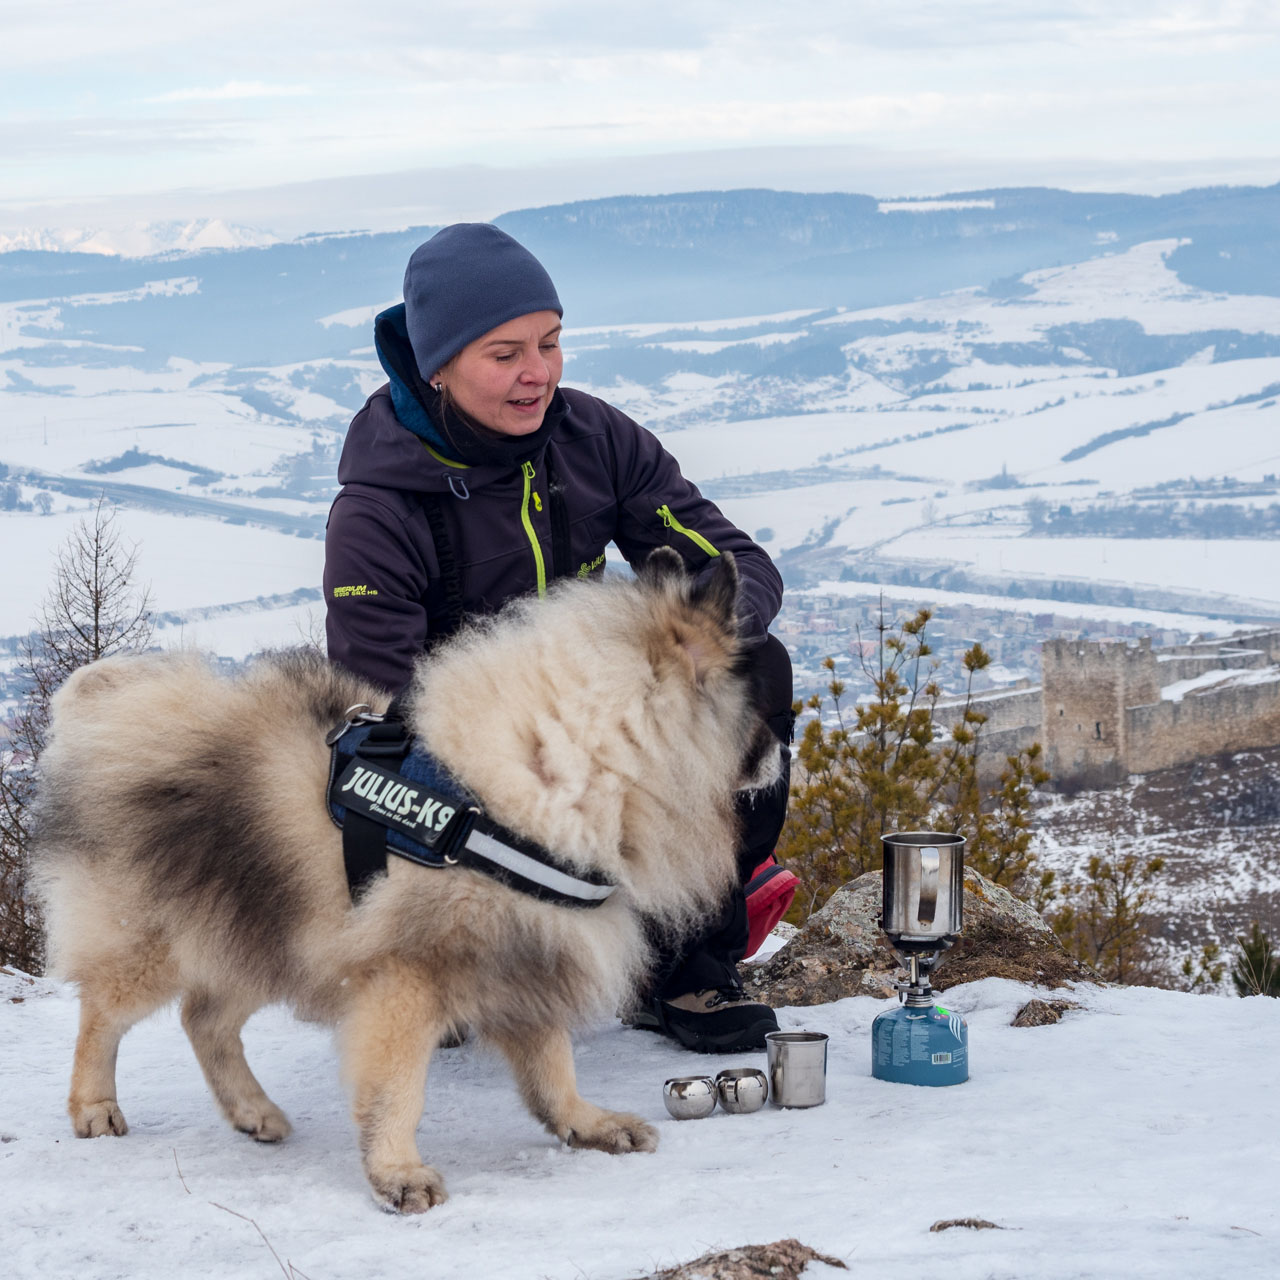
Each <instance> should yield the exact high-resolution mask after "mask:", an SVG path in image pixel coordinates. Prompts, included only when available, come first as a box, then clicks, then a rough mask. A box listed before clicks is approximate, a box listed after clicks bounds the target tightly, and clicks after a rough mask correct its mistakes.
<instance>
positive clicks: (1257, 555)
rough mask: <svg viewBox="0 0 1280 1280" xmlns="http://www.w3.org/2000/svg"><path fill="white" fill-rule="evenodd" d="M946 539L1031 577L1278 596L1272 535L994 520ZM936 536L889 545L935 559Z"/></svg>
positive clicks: (1279, 563)
mask: <svg viewBox="0 0 1280 1280" xmlns="http://www.w3.org/2000/svg"><path fill="white" fill-rule="evenodd" d="M945 538H946V542H945V555H946V558H947V560H949V561H952V562H954V563H955V564H959V565H963V566H965V567H969V568H972V569H974V570H976V571H977V572H979V573H1000V574H1004V575H1009V576H1013V577H1017V578H1018V579H1019V580H1026V581H1027V582H1029V583H1034V582H1036V581H1047V580H1052V579H1059V578H1070V579H1076V580H1088V581H1092V582H1110V583H1113V584H1124V585H1128V586H1132V587H1139V588H1141V587H1156V588H1167V589H1174V588H1177V589H1180V590H1188V591H1202V592H1204V593H1205V594H1206V595H1226V594H1231V595H1234V596H1236V597H1238V598H1240V599H1248V600H1254V601H1256V602H1258V605H1259V609H1260V611H1261V610H1266V611H1268V612H1270V611H1273V610H1274V609H1275V606H1276V604H1277V603H1280V541H1278V540H1275V539H1263V538H1256V539H1255V538H1222V539H1215V540H1212V541H1209V540H1203V541H1202V540H1196V539H1185V538H1047V537H1046V538H1034V537H1025V536H1022V535H1021V533H1019V532H1017V531H1015V530H1011V529H1009V528H1007V527H1006V528H1004V529H1000V528H999V527H998V526H993V528H992V529H991V531H989V532H979V531H977V530H972V531H971V530H968V529H961V528H952V529H948V530H946V531H945ZM939 539H940V534H939V531H937V530H914V531H912V532H910V533H907V534H904V535H903V536H902V537H901V538H898V539H897V540H896V541H894V542H892V543H890V544H889V545H888V547H887V548H886V550H887V552H888V553H889V554H891V555H893V556H894V558H895V559H897V558H902V559H918V560H929V559H936V558H937V557H938V555H939V553H940V542H939ZM1058 611H1061V610H1058Z"/></svg>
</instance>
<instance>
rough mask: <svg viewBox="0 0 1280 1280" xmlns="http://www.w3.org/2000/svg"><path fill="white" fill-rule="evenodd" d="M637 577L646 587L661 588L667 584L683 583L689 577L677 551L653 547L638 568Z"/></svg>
mask: <svg viewBox="0 0 1280 1280" xmlns="http://www.w3.org/2000/svg"><path fill="white" fill-rule="evenodd" d="M639 576H640V578H641V580H642V581H643V582H644V583H645V584H646V585H648V586H651V587H661V586H663V585H664V584H666V583H668V582H683V581H684V580H685V579H686V578H687V577H688V576H689V570H688V567H687V566H686V565H685V562H684V560H682V559H681V557H680V553H679V552H678V551H672V549H671V548H670V547H655V548H654V549H653V550H652V551H651V552H649V558H648V559H647V560H646V561H645V562H644V564H643V565H642V566H641V567H640V574H639Z"/></svg>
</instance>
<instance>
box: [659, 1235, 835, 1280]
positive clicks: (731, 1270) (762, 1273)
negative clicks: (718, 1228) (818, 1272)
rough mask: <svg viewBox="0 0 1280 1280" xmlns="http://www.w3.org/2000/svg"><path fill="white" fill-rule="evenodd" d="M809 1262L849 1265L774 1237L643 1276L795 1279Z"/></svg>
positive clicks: (664, 1279) (715, 1279) (662, 1278)
mask: <svg viewBox="0 0 1280 1280" xmlns="http://www.w3.org/2000/svg"><path fill="white" fill-rule="evenodd" d="M810 1262H825V1263H826V1264H827V1266H829V1267H839V1268H840V1270H841V1271H847V1270H848V1269H849V1268H848V1267H846V1266H845V1265H844V1263H843V1262H841V1261H840V1259H839V1258H829V1257H827V1255H826V1254H824V1253H818V1252H817V1251H816V1250H814V1249H810V1248H809V1246H808V1245H804V1244H801V1243H800V1241H799V1240H775V1241H774V1242H773V1244H749V1245H744V1246H743V1247H742V1248H740V1249H727V1250H725V1251H724V1252H723V1253H704V1254H703V1255H702V1257H701V1258H695V1259H694V1260H693V1261H692V1262H686V1263H685V1264H684V1265H683V1266H680V1267H672V1268H671V1269H669V1270H667V1271H658V1272H655V1273H654V1274H652V1275H650V1276H648V1277H646V1280H757V1278H758V1277H759V1278H762V1280H799V1277H800V1275H801V1273H802V1272H803V1271H804V1269H805V1267H806V1266H808V1264H809V1263H810Z"/></svg>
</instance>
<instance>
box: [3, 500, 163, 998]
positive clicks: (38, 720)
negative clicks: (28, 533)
mask: <svg viewBox="0 0 1280 1280" xmlns="http://www.w3.org/2000/svg"><path fill="white" fill-rule="evenodd" d="M136 561H137V551H136V548H133V547H126V546H125V545H124V542H123V539H122V537H121V533H120V530H119V529H118V528H117V527H116V523H115V512H114V511H113V510H112V509H111V508H110V507H108V506H107V505H106V501H105V499H100V500H99V502H98V504H97V506H96V507H95V509H94V511H93V514H92V516H88V517H86V518H85V519H83V520H81V521H80V522H79V523H78V524H77V525H76V526H75V528H74V529H73V530H72V531H71V534H70V536H69V537H68V539H67V541H66V542H65V543H64V544H63V546H62V547H61V549H60V550H59V552H58V558H57V563H56V566H55V570H54V581H53V586H52V588H51V589H50V592H49V595H48V596H47V597H46V599H45V602H44V604H43V605H42V607H41V609H40V613H39V615H38V617H37V623H38V624H39V629H38V631H37V632H35V633H33V634H32V635H31V636H30V637H28V638H27V640H26V641H24V642H23V645H22V657H21V660H20V662H19V664H18V672H19V675H20V676H22V677H24V678H25V681H26V684H27V689H28V693H27V698H26V700H25V702H24V703H23V705H22V707H21V708H20V709H19V711H18V712H17V714H16V715H15V716H14V718H13V720H12V722H11V723H10V725H9V727H8V742H7V743H5V744H0V963H7V964H13V965H16V966H17V967H19V968H21V969H25V970H27V971H28V972H31V973H38V972H40V971H41V969H42V967H43V960H44V938H43V931H42V929H41V925H40V920H39V916H38V913H37V910H36V906H35V903H34V902H33V901H32V898H31V894H30V892H29V887H28V879H29V875H28V873H29V856H30V849H31V839H32V808H33V801H34V799H35V791H36V783H37V779H38V775H39V762H40V753H41V752H42V751H43V750H44V743H45V734H46V732H47V730H48V727H49V702H50V700H51V699H52V697H53V695H54V693H55V692H56V691H57V689H58V687H59V686H60V685H61V684H62V682H63V681H64V680H65V679H66V678H67V677H68V676H69V675H70V674H71V673H72V672H73V671H75V670H76V669H77V668H78V667H82V666H85V665H86V664H88V663H90V662H93V661H95V660H96V659H98V658H105V657H108V656H109V655H110V654H113V653H122V652H132V651H136V650H140V649H145V648H146V647H147V645H148V644H149V643H150V640H151V616H150V613H149V611H148V596H147V592H146V591H142V592H141V593H139V592H138V591H137V590H136V589H135V587H134V583H133V576H134V568H135V565H136Z"/></svg>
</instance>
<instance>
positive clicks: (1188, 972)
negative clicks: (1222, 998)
mask: <svg viewBox="0 0 1280 1280" xmlns="http://www.w3.org/2000/svg"><path fill="white" fill-rule="evenodd" d="M1226 971H1227V962H1226V961H1225V960H1223V959H1222V948H1221V947H1220V946H1219V945H1218V944H1217V943H1216V942H1206V943H1205V944H1204V946H1202V947H1201V948H1200V954H1199V955H1198V956H1187V957H1186V958H1185V959H1184V960H1183V961H1182V965H1181V967H1180V969H1179V972H1180V973H1181V974H1182V977H1183V990H1184V991H1212V990H1213V989H1214V988H1215V987H1216V986H1217V985H1218V983H1220V982H1221V981H1222V975H1223V974H1224V973H1226Z"/></svg>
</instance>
